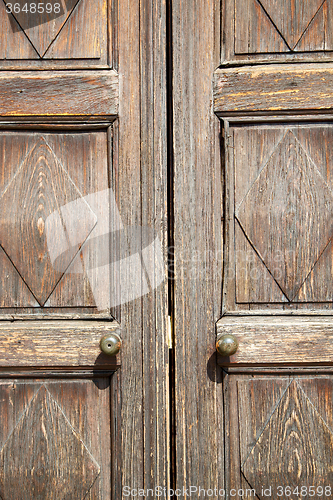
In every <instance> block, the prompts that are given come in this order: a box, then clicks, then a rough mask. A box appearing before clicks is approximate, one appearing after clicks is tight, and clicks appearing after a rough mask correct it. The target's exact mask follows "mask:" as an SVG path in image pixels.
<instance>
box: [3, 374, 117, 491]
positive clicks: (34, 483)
mask: <svg viewBox="0 0 333 500" xmlns="http://www.w3.org/2000/svg"><path fill="white" fill-rule="evenodd" d="M109 383H110V382H109V379H108V378H106V377H105V378H102V379H92V380H84V381H80V380H75V381H67V382H59V381H50V380H44V381H43V382H32V381H24V380H20V381H19V380H13V381H1V383H0V394H1V404H2V417H1V432H0V446H1V453H0V462H1V474H0V491H1V493H0V494H1V496H2V497H3V498H6V497H9V498H13V499H14V498H17V499H18V498H22V495H23V496H24V497H25V498H29V499H42V498H45V497H46V496H47V497H49V498H61V497H64V495H65V494H67V496H68V497H77V498H79V497H82V496H85V494H86V493H87V494H88V498H90V499H92V500H100V499H101V498H110V453H109V448H110V413H109V411H110V397H109V390H108V389H109ZM82 415H84V418H82ZM97 422H98V424H97ZM18 450H24V453H22V454H21V453H18V452H17V451H18ZM17 474H20V477H21V481H18V480H17ZM88 492H89V493H88Z"/></svg>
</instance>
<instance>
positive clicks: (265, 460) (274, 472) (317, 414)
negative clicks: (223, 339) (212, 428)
mask: <svg viewBox="0 0 333 500" xmlns="http://www.w3.org/2000/svg"><path fill="white" fill-rule="evenodd" d="M331 389H332V371H331V373H330V374H329V375H323V376H311V375H306V374H303V375H302V374H298V373H291V374H290V377H285V376H281V377H278V376H272V375H271V376H269V375H267V376H265V375H255V374H254V375H250V376H249V375H236V374H235V375H232V376H228V377H227V379H226V384H225V397H226V405H227V406H228V415H229V416H230V417H231V416H232V417H233V420H229V422H230V423H229V424H228V425H227V442H226V450H227V455H226V459H227V460H228V462H229V464H230V475H229V478H228V483H227V489H228V490H230V489H231V488H235V489H236V494H235V498H246V499H250V498H252V499H253V498H256V496H255V495H254V492H253V490H254V491H255V493H256V495H257V498H259V499H264V498H276V497H277V496H278V492H280V493H281V488H279V486H281V487H282V488H283V492H284V491H285V488H286V487H287V486H290V487H291V489H292V491H293V492H294V491H295V493H294V496H295V497H296V498H297V497H298V498H300V497H301V495H300V493H299V494H298V495H297V487H298V491H299V492H300V491H301V486H303V487H304V488H303V495H304V496H306V495H305V493H306V491H305V488H307V491H308V492H310V495H309V494H308V498H310V497H311V494H313V488H312V491H311V490H309V488H310V486H313V487H314V490H315V492H316V493H319V494H320V492H321V491H325V485H328V483H329V481H330V472H327V469H326V464H330V462H331V456H330V449H331V446H332V439H333V434H332V401H331V399H330V398H327V395H328V394H329V393H330V391H331ZM305 464H306V465H305ZM262 488H263V489H262ZM270 488H271V490H270ZM278 488H279V489H278ZM317 488H318V490H317ZM321 488H323V490H321ZM240 489H244V490H246V489H247V490H248V491H247V492H246V491H244V492H243V493H242V492H240V491H239V490H240ZM251 490H252V491H251ZM286 492H288V489H287V490H286ZM326 492H327V493H328V494H329V489H327V490H326ZM286 496H287V495H286Z"/></svg>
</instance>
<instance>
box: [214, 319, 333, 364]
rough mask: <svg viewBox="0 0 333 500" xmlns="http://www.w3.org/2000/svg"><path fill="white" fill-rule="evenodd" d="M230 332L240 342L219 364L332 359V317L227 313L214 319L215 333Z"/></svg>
mask: <svg viewBox="0 0 333 500" xmlns="http://www.w3.org/2000/svg"><path fill="white" fill-rule="evenodd" d="M226 333H231V334H233V335H235V337H236V338H237V339H238V342H239V348H238V350H237V352H236V354H234V355H233V356H232V357H230V359H229V358H223V357H219V363H220V364H221V365H224V366H227V365H234V364H259V365H260V364H267V363H273V364H288V363H292V364H310V363H320V364H324V363H331V362H332V360H333V348H332V343H331V336H332V321H331V319H330V318H329V317H327V318H325V317H316V316H312V317H310V316H304V317H299V316H297V317H296V316H294V317H292V316H290V317H288V316H287V317H285V316H280V317H260V316H258V317H234V318H233V317H228V316H225V317H223V318H221V319H220V320H219V321H218V323H217V335H222V334H226Z"/></svg>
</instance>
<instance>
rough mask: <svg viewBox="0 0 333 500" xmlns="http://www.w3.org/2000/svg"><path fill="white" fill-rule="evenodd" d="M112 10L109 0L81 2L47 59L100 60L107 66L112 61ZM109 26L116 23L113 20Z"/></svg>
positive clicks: (48, 51) (45, 57)
mask: <svg viewBox="0 0 333 500" xmlns="http://www.w3.org/2000/svg"><path fill="white" fill-rule="evenodd" d="M108 15H109V16H110V17H111V15H112V11H111V9H110V10H109V9H108V2H107V0H96V1H94V2H88V1H87V0H80V1H79V2H78V3H77V4H76V6H75V9H74V11H73V13H72V15H71V16H70V18H69V19H68V20H67V22H66V23H65V25H64V26H63V28H62V30H61V32H60V33H59V36H57V38H56V39H55V40H54V42H53V43H52V45H51V46H50V47H49V48H48V50H47V51H46V53H45V55H44V59H68V60H69V61H71V60H72V59H82V58H84V59H97V60H98V61H99V62H100V63H106V62H107V60H108V58H112V47H108V37H107V21H108V19H107V18H108ZM109 22H110V23H113V22H116V20H115V19H110V20H109Z"/></svg>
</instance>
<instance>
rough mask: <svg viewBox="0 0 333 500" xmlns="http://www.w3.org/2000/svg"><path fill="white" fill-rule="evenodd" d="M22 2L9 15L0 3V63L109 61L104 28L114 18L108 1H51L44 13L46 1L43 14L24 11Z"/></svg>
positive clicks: (70, 64)
mask: <svg viewBox="0 0 333 500" xmlns="http://www.w3.org/2000/svg"><path fill="white" fill-rule="evenodd" d="M6 2H7V4H8V3H10V2H8V1H7V0H6ZM56 3H59V4H60V13H59V14H56V13H55V12H54V4H56ZM25 4H26V2H25V1H24V0H19V1H18V2H16V13H15V12H13V13H12V14H7V13H6V7H5V2H1V4H0V15H1V27H2V29H1V35H0V37H1V38H0V39H1V44H0V46H1V48H0V66H2V67H24V65H26V66H29V64H27V61H29V60H30V61H31V63H32V65H33V66H35V67H37V68H40V69H42V68H43V67H45V66H48V67H50V64H51V66H53V67H56V66H58V67H59V66H65V67H67V68H69V67H73V66H75V65H78V64H79V65H81V67H82V66H86V67H87V66H91V65H97V64H99V65H101V66H102V65H104V66H106V65H107V62H108V60H112V46H111V44H109V40H108V36H107V30H108V23H110V24H111V25H112V24H114V22H115V18H114V17H113V14H114V12H113V11H112V9H108V4H107V0H96V1H95V2H89V1H88V0H79V1H77V0H66V2H64V1H61V0H60V2H56V1H55V0H52V1H51V2H49V4H51V5H52V12H51V13H50V14H47V13H46V9H45V6H46V3H45V4H44V13H38V12H36V13H25V12H24V11H23V10H22V9H23V7H24V5H25ZM12 5H14V4H12ZM17 6H19V7H20V12H18V7H17ZM36 10H37V8H36ZM60 59H61V60H62V61H59V60H60ZM46 60H47V61H48V62H46ZM52 60H54V62H52ZM25 61H26V62H25ZM45 62H46V63H45ZM31 63H30V67H31ZM59 63H60V64H59Z"/></svg>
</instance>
